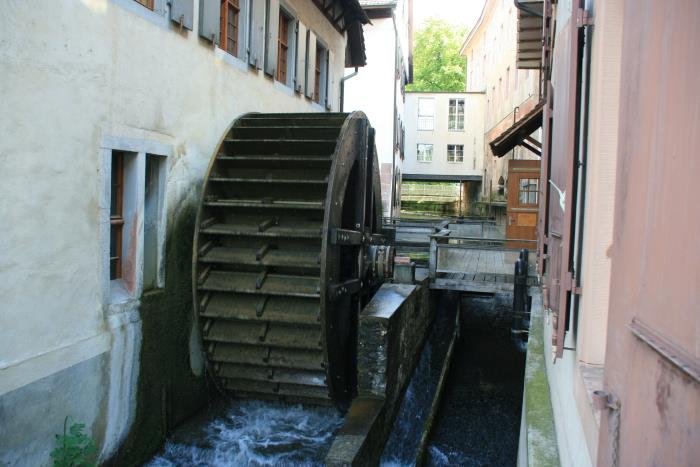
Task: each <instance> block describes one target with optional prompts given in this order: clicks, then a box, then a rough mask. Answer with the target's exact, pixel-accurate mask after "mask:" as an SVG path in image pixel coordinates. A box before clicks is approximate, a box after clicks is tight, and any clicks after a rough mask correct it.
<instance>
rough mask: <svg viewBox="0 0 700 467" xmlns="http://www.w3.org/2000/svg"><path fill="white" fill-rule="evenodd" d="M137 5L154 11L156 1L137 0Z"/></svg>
mask: <svg viewBox="0 0 700 467" xmlns="http://www.w3.org/2000/svg"><path fill="white" fill-rule="evenodd" d="M136 2H137V3H140V4H141V5H143V6H145V7H146V8H148V9H149V10H152V9H153V7H154V5H153V4H154V2H155V0H136Z"/></svg>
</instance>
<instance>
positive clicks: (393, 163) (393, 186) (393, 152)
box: [389, 10, 403, 221]
mask: <svg viewBox="0 0 700 467" xmlns="http://www.w3.org/2000/svg"><path fill="white" fill-rule="evenodd" d="M391 22H392V23H393V25H394V73H393V74H392V79H393V80H394V123H393V125H392V128H393V129H394V136H393V137H392V141H393V144H392V145H391V199H390V201H389V202H390V203H391V206H390V207H389V219H390V220H392V221H393V219H394V204H395V203H394V198H395V197H396V180H395V179H396V143H397V141H396V117H397V115H396V114H397V109H396V70H397V69H398V67H399V47H398V42H399V29H398V28H397V27H396V14H395V13H394V10H392V11H391ZM400 71H403V70H400ZM399 78H400V75H399Z"/></svg>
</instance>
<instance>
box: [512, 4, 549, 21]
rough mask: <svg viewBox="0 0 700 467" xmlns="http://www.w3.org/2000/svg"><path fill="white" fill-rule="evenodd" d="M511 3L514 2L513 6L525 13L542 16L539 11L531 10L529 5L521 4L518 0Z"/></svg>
mask: <svg viewBox="0 0 700 467" xmlns="http://www.w3.org/2000/svg"><path fill="white" fill-rule="evenodd" d="M513 3H514V4H515V8H517V9H518V10H522V11H524V12H525V13H528V14H530V15H532V16H538V17H540V18H542V17H543V16H542V13H540V12H539V11H537V10H533V9H532V8H530V7H529V6H526V5H523V4H522V3H520V1H519V0H513Z"/></svg>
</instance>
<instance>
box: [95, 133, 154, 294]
mask: <svg viewBox="0 0 700 467" xmlns="http://www.w3.org/2000/svg"><path fill="white" fill-rule="evenodd" d="M121 146H124V147H126V148H129V149H131V148H134V147H135V146H137V144H134V143H133V141H127V142H126V143H124V144H122V145H121ZM153 146H154V145H152V146H151V147H153ZM166 154H167V152H165V150H164V151H163V154H162V155H158V154H151V153H146V152H135V151H127V150H121V149H109V150H107V151H106V152H105V153H104V157H105V158H106V160H104V164H105V165H103V167H105V169H107V168H108V172H107V173H108V174H109V178H107V179H106V180H104V183H105V185H106V186H105V188H106V189H105V192H104V193H105V195H106V197H105V198H104V202H103V203H104V204H103V205H104V206H105V208H106V207H107V203H108V207H109V216H107V215H105V216H104V217H102V222H104V223H105V224H107V223H108V224H107V225H105V226H104V228H103V229H102V232H104V233H103V237H102V238H103V240H102V241H103V248H104V250H103V251H105V253H104V254H105V258H104V260H103V261H104V262H103V264H104V267H105V268H106V269H108V270H109V287H108V289H109V301H110V303H118V302H123V301H125V300H128V299H131V298H138V297H139V296H140V295H141V293H142V292H143V291H144V290H148V289H152V288H156V287H162V286H163V283H164V278H163V257H164V254H163V250H164V239H165V215H164V213H165V206H164V204H165V196H164V194H165V180H166V161H167V159H166V158H165V157H163V156H164V155H166ZM105 210H106V209H105ZM107 231H109V238H108V239H107V238H106V237H107ZM107 250H108V251H107ZM107 255H108V257H107ZM103 277H104V280H107V273H106V272H105V275H104V276H103Z"/></svg>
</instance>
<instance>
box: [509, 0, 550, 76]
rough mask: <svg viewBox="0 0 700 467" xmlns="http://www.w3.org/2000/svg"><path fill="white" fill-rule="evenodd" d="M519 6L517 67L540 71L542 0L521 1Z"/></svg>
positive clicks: (518, 3)
mask: <svg viewBox="0 0 700 467" xmlns="http://www.w3.org/2000/svg"><path fill="white" fill-rule="evenodd" d="M517 5H519V6H518V49H517V52H516V58H515V66H516V67H517V68H518V69H521V70H539V69H540V68H541V66H542V26H543V23H542V14H543V12H544V2H543V1H542V0H520V1H518V2H517Z"/></svg>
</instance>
